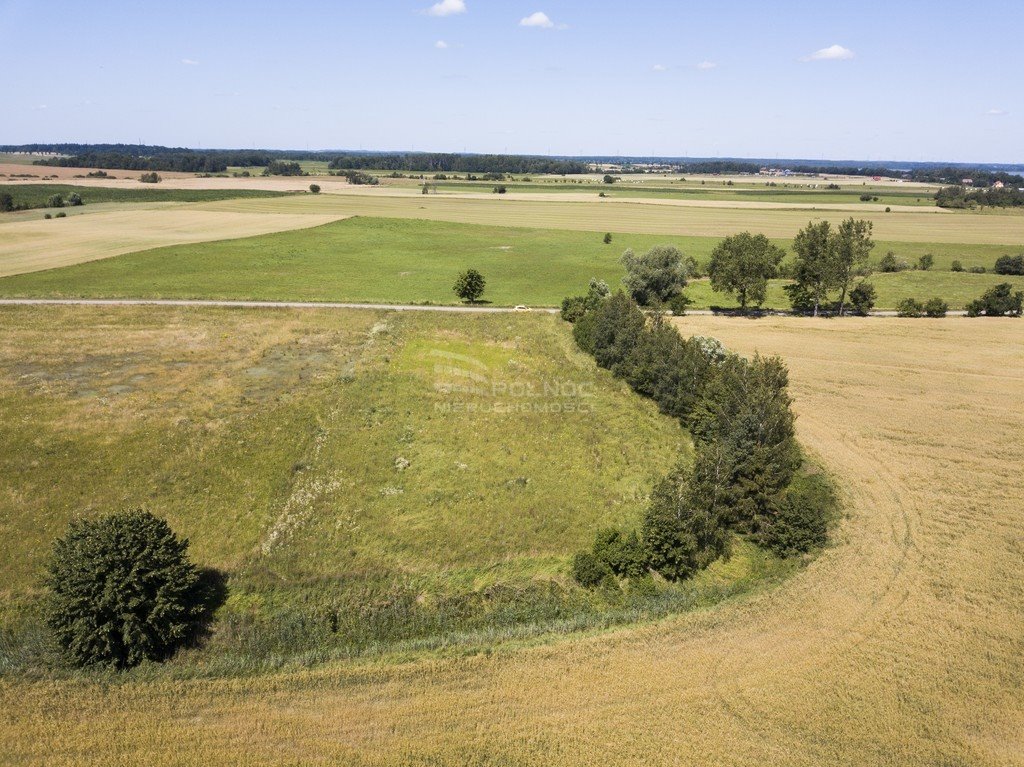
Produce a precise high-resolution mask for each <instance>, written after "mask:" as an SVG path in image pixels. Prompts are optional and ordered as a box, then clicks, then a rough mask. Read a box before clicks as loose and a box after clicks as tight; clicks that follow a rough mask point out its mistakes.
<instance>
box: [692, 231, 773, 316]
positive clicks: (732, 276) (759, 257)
mask: <svg viewBox="0 0 1024 767" xmlns="http://www.w3.org/2000/svg"><path fill="white" fill-rule="evenodd" d="M785 257H786V252H785V251H784V250H783V249H782V248H780V247H778V246H776V245H773V244H772V243H771V240H769V239H768V238H767V237H765V236H764V235H763V234H756V235H755V234H751V233H750V232H740V233H739V234H734V235H732V236H731V237H726V238H725V239H724V240H722V241H721V242H720V243H719V244H718V245H717V246H716V247H715V249H714V251H712V253H711V262H710V263H709V264H708V276H709V277H710V278H711V288H712V289H713V290H715V291H717V292H719V293H730V294H734V295H735V296H736V298H737V300H738V301H739V302H740V308H741V309H744V310H745V309H746V308H747V303H748V302H750V303H753V304H756V305H758V306H760V305H761V304H762V303H764V300H765V297H766V296H767V292H768V280H770V279H772V278H774V277H776V276H777V275H778V272H779V264H780V263H782V259H783V258H785Z"/></svg>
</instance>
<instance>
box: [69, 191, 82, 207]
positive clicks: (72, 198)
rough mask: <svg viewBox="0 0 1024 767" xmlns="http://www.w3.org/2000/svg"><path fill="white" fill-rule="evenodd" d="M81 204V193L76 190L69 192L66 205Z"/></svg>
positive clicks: (74, 205) (75, 205)
mask: <svg viewBox="0 0 1024 767" xmlns="http://www.w3.org/2000/svg"><path fill="white" fill-rule="evenodd" d="M82 204H83V203H82V195H80V194H79V193H78V192H72V193H71V194H69V195H68V205H70V206H72V207H77V206H78V205H82Z"/></svg>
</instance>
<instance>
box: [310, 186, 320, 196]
mask: <svg viewBox="0 0 1024 767" xmlns="http://www.w3.org/2000/svg"><path fill="white" fill-rule="evenodd" d="M309 191H311V192H312V193H313V194H320V185H319V184H310V185H309Z"/></svg>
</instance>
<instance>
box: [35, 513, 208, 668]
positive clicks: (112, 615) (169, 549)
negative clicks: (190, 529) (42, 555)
mask: <svg viewBox="0 0 1024 767" xmlns="http://www.w3.org/2000/svg"><path fill="white" fill-rule="evenodd" d="M187 550H188V541H187V540H179V539H178V537H177V536H176V535H175V534H174V532H173V531H172V530H171V528H170V526H169V525H168V524H167V522H165V521H164V520H162V519H158V518H157V517H154V516H153V515H152V514H149V513H147V512H144V511H130V512H125V513H120V514H111V515H109V516H105V517H101V518H99V519H96V520H80V521H77V522H73V523H72V524H71V525H70V526H69V529H68V532H67V533H66V534H65V535H64V537H63V538H60V539H59V540H57V542H56V543H55V544H54V547H53V553H52V555H51V558H50V562H49V566H48V575H47V579H46V583H47V585H48V587H49V590H50V598H49V602H48V610H47V623H48V624H49V626H50V628H51V629H52V630H53V632H54V635H55V637H56V639H57V642H58V643H59V645H60V646H61V647H62V648H63V649H64V650H65V651H66V653H67V655H68V657H69V658H70V659H71V660H72V661H73V662H75V663H76V664H78V665H89V664H106V665H111V666H114V667H116V668H127V667H130V666H135V665H137V664H139V663H141V662H142V661H144V660H161V659H164V658H166V657H168V656H169V655H170V654H171V653H173V652H174V651H175V650H176V649H177V648H178V647H180V646H181V645H182V644H183V643H184V642H185V641H186V640H187V639H188V638H189V637H190V636H191V634H192V632H193V630H194V629H195V627H196V625H197V622H198V621H199V620H200V618H201V616H202V615H203V612H204V606H203V604H202V599H201V594H200V576H199V572H198V571H197V569H196V568H195V566H194V565H193V564H192V563H191V562H190V561H189V558H188V554H187Z"/></svg>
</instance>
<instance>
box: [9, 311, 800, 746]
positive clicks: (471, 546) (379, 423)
mask: <svg viewBox="0 0 1024 767" xmlns="http://www.w3.org/2000/svg"><path fill="white" fill-rule="evenodd" d="M0 314H2V320H3V324H4V327H5V333H4V335H3V339H2V341H0V413H3V418H2V419H0V441H2V444H4V445H5V446H6V449H5V450H4V451H2V453H0V473H2V475H3V476H4V477H6V478H7V480H6V482H5V486H4V489H3V493H2V494H0V583H2V584H3V591H2V592H0V623H2V624H3V626H4V628H5V629H6V631H7V632H8V633H5V634H0V639H2V640H3V641H0V669H6V670H8V671H10V670H12V669H22V670H25V669H31V668H34V667H36V666H37V665H38V664H39V663H40V661H39V660H38V658H39V657H40V655H39V654H40V653H43V651H44V650H43V647H42V645H37V644H33V641H34V640H33V637H35V636H37V634H36V633H35V632H36V631H37V627H38V621H37V619H36V618H35V617H34V616H35V609H36V606H37V604H38V602H37V597H38V583H39V579H40V576H41V573H42V568H43V563H44V560H45V557H46V554H47V552H48V550H49V546H50V544H51V542H52V541H53V539H54V538H56V537H57V536H58V535H60V534H61V533H62V531H63V530H64V529H65V526H66V524H67V523H68V521H69V520H71V519H73V518H75V517H78V516H82V515H84V516H93V515H96V514H99V513H103V512H106V511H112V510H120V509H125V508H133V507H145V508H146V509H148V510H150V511H152V512H153V513H156V514H158V515H161V516H166V517H167V519H168V520H169V521H170V522H171V524H172V526H173V527H174V528H175V529H176V530H178V531H179V532H180V533H181V534H183V535H184V536H186V537H188V538H189V539H190V540H191V541H192V550H193V554H194V557H195V558H196V560H197V561H198V562H199V563H200V564H202V565H204V566H213V567H216V568H219V569H221V570H222V571H224V572H226V573H227V574H228V575H229V576H230V584H231V597H230V599H229V601H228V603H227V604H226V605H225V607H224V608H223V609H222V611H221V613H220V615H219V618H218V621H217V624H216V625H215V627H214V633H213V636H212V638H211V639H210V641H209V643H208V644H207V646H206V647H205V648H204V649H202V650H194V651H190V652H187V653H184V654H183V655H181V656H179V657H178V658H177V659H176V660H175V662H174V663H173V664H172V665H171V667H170V669H169V671H168V673H172V674H186V675H187V674H195V673H214V672H217V673H236V672H246V671H251V670H255V669H265V668H267V667H268V666H273V665H275V664H280V663H287V662H291V661H293V660H294V661H295V662H300V661H301V662H309V661H312V660H317V659H323V658H325V657H331V656H333V655H345V656H347V655H353V654H362V653H368V652H382V651H386V650H388V649H389V648H394V647H405V648H407V649H417V648H424V647H435V646H443V645H446V644H453V643H454V644H458V643H460V642H472V643H475V644H480V643H484V644H487V643H491V642H494V641H497V640H499V639H501V638H507V637H522V636H532V635H536V634H541V633H545V632H551V631H571V630H577V629H580V628H587V627H595V626H604V625H607V624H608V623H615V622H625V621H628V620H633V619H636V618H639V617H643V616H644V615H651V614H664V613H666V612H671V611H678V610H682V609H687V608H689V607H692V606H695V605H701V604H708V603H710V602H714V601H718V600H721V599H722V598H724V597H725V596H728V595H730V594H733V593H736V592H738V591H743V590H745V589H749V588H752V587H755V586H757V585H759V584H763V583H765V582H767V581H768V580H771V579H772V578H774V577H778V576H780V575H781V574H783V573H785V572H788V571H789V570H791V569H792V564H791V563H782V562H779V561H777V560H775V559H774V558H772V557H771V556H769V555H767V554H765V553H763V552H761V551H759V550H757V549H754V548H753V547H749V546H744V545H740V546H739V547H738V549H737V554H736V556H735V557H734V558H733V559H732V560H730V561H729V562H722V563H720V564H719V565H716V566H715V567H714V568H712V569H711V570H710V571H708V572H707V573H704V574H702V575H701V577H700V578H698V579H697V580H696V581H692V582H690V583H687V584H680V585H679V586H668V585H665V586H664V587H663V588H662V589H661V590H660V591H657V593H653V594H648V593H644V594H635V595H619V596H617V597H614V598H609V599H607V600H606V599H605V597H603V596H602V595H600V594H597V595H595V594H593V593H590V592H585V591H583V590H581V589H579V588H578V587H575V586H573V585H571V583H570V582H569V578H568V576H567V570H568V560H569V557H570V555H571V554H572V553H574V552H575V551H577V550H579V549H580V548H582V547H584V546H585V545H588V544H589V543H590V542H591V541H592V539H593V535H594V531H595V529H596V528H597V527H599V526H608V525H623V526H625V525H636V524H637V522H638V521H639V516H640V514H641V512H642V509H643V507H644V504H645V502H646V496H647V493H648V491H649V489H650V487H651V485H652V484H653V482H654V480H655V479H656V478H657V477H659V476H660V475H662V474H663V473H664V472H665V471H667V469H668V468H669V466H670V465H672V464H673V463H674V462H675V461H676V460H679V459H680V457H681V456H686V455H688V450H689V442H688V439H687V436H686V434H685V433H684V432H683V431H682V430H681V429H680V427H679V425H678V423H676V422H675V421H674V420H672V419H670V418H667V417H665V416H663V415H661V414H659V413H658V412H657V410H656V408H655V406H654V405H653V404H652V403H651V402H649V401H646V400H643V399H640V398H639V397H637V396H635V395H633V394H632V393H631V392H630V391H629V390H628V388H627V387H626V386H625V385H624V384H623V383H621V382H620V381H617V380H615V379H613V378H612V377H611V376H610V375H609V374H608V373H607V372H606V371H601V370H598V369H597V368H596V367H595V365H594V363H593V361H592V360H591V359H590V358H589V357H587V356H586V355H584V354H582V353H581V352H579V351H577V350H576V349H575V346H574V344H573V342H572V340H571V337H570V334H569V332H568V329H567V327H566V326H565V325H564V324H563V323H561V321H559V320H557V319H556V318H554V317H550V316H536V315H535V316H523V315H514V316H513V315H503V316H487V317H450V316H440V315H433V316H426V315H418V316H417V315H408V314H402V315H399V314H386V313H383V312H381V313H377V312H291V311H287V310H282V311H279V312H277V311H250V310H240V311H235V310H202V311H187V310H165V309H158V310H154V309H151V308H133V307H123V308H117V309H109V310H108V309H98V308H83V307H78V308H52V307H47V308H46V309H39V308H36V307H33V308H6V309H3V310H2V311H0ZM33 658H35V660H33ZM2 757H3V755H2V752H0V760H3V759H2Z"/></svg>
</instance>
